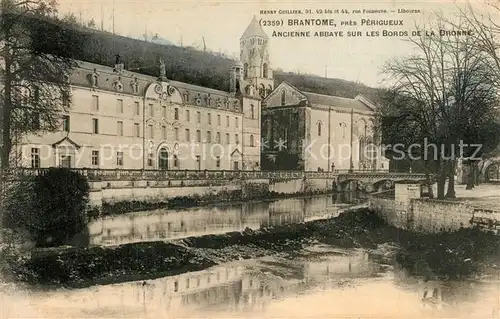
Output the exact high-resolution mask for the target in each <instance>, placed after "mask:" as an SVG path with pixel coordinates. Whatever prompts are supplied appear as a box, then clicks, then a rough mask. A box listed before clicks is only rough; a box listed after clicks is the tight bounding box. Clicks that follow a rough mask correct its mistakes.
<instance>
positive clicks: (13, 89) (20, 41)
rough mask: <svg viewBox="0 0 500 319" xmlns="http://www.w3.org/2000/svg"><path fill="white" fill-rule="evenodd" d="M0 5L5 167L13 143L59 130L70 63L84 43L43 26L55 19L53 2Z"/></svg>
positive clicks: (15, 0) (0, 99) (4, 0)
mask: <svg viewBox="0 0 500 319" xmlns="http://www.w3.org/2000/svg"><path fill="white" fill-rule="evenodd" d="M0 5H1V10H0V74H2V86H1V87H0V89H1V90H0V106H1V109H2V114H1V116H0V117H1V118H2V128H3V130H2V140H3V145H2V148H1V152H0V153H1V154H0V155H1V157H0V159H1V164H2V167H8V166H9V164H10V163H9V156H10V153H11V150H12V145H13V143H14V142H15V140H16V139H17V138H19V137H22V136H24V135H25V134H30V133H31V134H38V133H42V132H44V131H54V130H58V129H59V128H60V120H61V113H62V112H64V111H65V110H66V106H67V105H68V103H69V100H70V90H69V83H68V82H67V81H66V76H67V74H68V73H69V72H71V70H72V69H73V68H74V67H75V66H76V63H75V61H74V60H72V59H71V58H70V57H71V56H72V54H73V53H74V52H77V51H80V49H81V47H82V45H83V43H84V42H83V41H80V40H81V37H69V36H68V34H66V33H65V32H64V30H62V29H60V28H58V27H57V26H54V25H53V24H50V23H47V21H50V19H52V17H53V15H54V13H55V3H54V2H53V1H44V0H33V1H18V0H1V2H0ZM66 102H68V103H66Z"/></svg>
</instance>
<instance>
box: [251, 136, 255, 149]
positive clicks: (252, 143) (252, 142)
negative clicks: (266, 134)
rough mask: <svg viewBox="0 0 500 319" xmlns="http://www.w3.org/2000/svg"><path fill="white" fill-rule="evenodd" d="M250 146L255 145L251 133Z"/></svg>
mask: <svg viewBox="0 0 500 319" xmlns="http://www.w3.org/2000/svg"><path fill="white" fill-rule="evenodd" d="M250 146H251V147H254V146H255V139H254V137H253V135H250Z"/></svg>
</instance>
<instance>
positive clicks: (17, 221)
mask: <svg viewBox="0 0 500 319" xmlns="http://www.w3.org/2000/svg"><path fill="white" fill-rule="evenodd" d="M89 192H90V187H89V184H88V182H87V179H86V177H84V176H82V175H80V174H79V173H77V172H73V171H71V170H69V169H66V168H50V169H48V170H47V171H44V172H43V173H42V174H40V175H38V176H35V177H33V178H32V179H31V180H29V181H26V182H20V183H18V184H17V185H15V186H14V187H13V188H12V189H11V190H10V191H9V194H8V195H7V196H8V197H7V198H8V202H7V205H6V209H5V210H6V212H5V214H4V216H3V220H2V222H3V224H4V226H5V227H7V228H11V229H14V230H18V231H19V230H24V231H27V232H28V233H29V235H30V236H31V240H33V241H34V242H35V243H36V245H37V246H38V247H54V246H60V245H63V244H65V243H66V242H67V241H68V240H70V239H71V238H73V237H74V236H75V235H76V234H78V233H80V232H81V231H82V230H84V229H85V227H86V224H87V218H86V211H87V205H88V201H89Z"/></svg>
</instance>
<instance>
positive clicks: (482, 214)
mask: <svg viewBox="0 0 500 319" xmlns="http://www.w3.org/2000/svg"><path fill="white" fill-rule="evenodd" d="M369 208H370V210H372V211H374V212H375V213H377V214H378V215H379V216H381V217H382V218H383V219H384V220H386V221H387V222H388V223H389V224H391V225H394V226H396V227H398V228H403V229H412V230H416V231H419V232H426V233H438V232H442V231H456V230H458V229H460V228H462V227H464V228H467V227H478V228H480V229H483V230H489V231H494V232H496V233H500V212H496V211H485V210H482V209H478V208H475V207H474V206H472V205H469V204H467V203H464V202H451V201H442V200H434V199H421V198H420V199H419V198H413V199H410V200H408V201H406V202H405V201H396V200H395V199H394V198H383V197H380V196H377V195H374V196H371V197H370V199H369Z"/></svg>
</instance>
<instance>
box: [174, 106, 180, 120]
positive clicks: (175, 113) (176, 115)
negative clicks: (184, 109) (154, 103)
mask: <svg viewBox="0 0 500 319" xmlns="http://www.w3.org/2000/svg"><path fill="white" fill-rule="evenodd" d="M174 120H179V109H178V108H175V109H174Z"/></svg>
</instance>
